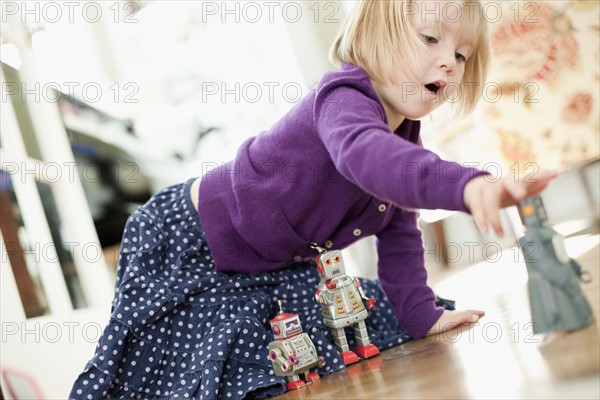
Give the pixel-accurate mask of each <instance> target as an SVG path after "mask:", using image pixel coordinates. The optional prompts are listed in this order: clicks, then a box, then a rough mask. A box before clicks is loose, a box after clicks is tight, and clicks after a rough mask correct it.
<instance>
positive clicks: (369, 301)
mask: <svg viewBox="0 0 600 400" xmlns="http://www.w3.org/2000/svg"><path fill="white" fill-rule="evenodd" d="M354 284H355V285H356V287H357V288H358V293H360V297H361V298H362V299H363V300H365V301H366V302H367V309H368V310H374V309H375V303H376V302H377V299H376V298H375V297H367V295H366V294H365V291H364V290H363V288H362V286H361V285H360V281H359V280H358V279H356V278H354Z"/></svg>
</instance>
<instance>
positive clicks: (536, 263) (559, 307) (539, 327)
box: [518, 196, 594, 333]
mask: <svg viewBox="0 0 600 400" xmlns="http://www.w3.org/2000/svg"><path fill="white" fill-rule="evenodd" d="M518 209H519V215H520V217H521V221H522V222H523V225H525V227H526V231H525V235H524V236H523V237H522V238H520V239H519V244H520V245H521V249H522V251H523V255H524V258H525V264H526V265H527V273H528V275H529V281H528V287H529V300H530V306H531V318H532V322H533V333H545V332H555V331H572V330H575V329H579V328H583V327H584V326H587V325H589V324H590V323H591V322H592V321H594V315H593V313H592V310H591V308H590V305H589V303H588V301H587V300H586V298H585V296H584V295H583V293H582V292H581V288H580V286H579V280H580V279H581V280H582V281H585V280H584V277H585V275H586V274H585V273H583V272H582V270H581V266H580V265H579V264H578V263H577V262H576V261H575V260H573V259H572V258H570V257H569V255H568V254H567V251H566V249H565V245H564V238H563V237H562V236H561V235H560V234H558V233H557V232H556V231H555V230H553V229H552V228H550V227H548V226H547V223H546V221H547V216H546V210H545V208H544V205H543V203H542V199H541V198H540V197H539V196H533V197H530V198H528V199H525V200H523V201H521V202H520V203H519V204H518Z"/></svg>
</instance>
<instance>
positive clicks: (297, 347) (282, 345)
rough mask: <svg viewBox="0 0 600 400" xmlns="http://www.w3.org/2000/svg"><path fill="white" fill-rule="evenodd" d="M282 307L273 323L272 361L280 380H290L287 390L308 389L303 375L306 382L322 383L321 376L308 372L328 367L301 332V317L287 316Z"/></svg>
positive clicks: (270, 345)
mask: <svg viewBox="0 0 600 400" xmlns="http://www.w3.org/2000/svg"><path fill="white" fill-rule="evenodd" d="M277 302H278V303H279V314H277V315H276V316H275V318H273V319H272V320H271V321H270V324H271V331H272V332H273V336H274V338H275V340H274V341H272V342H271V343H269V346H268V349H269V360H271V363H272V364H273V370H274V371H275V375H277V376H287V378H288V383H287V389H288V390H292V389H298V388H301V387H303V386H305V383H304V381H303V380H302V379H300V374H303V375H304V378H305V380H306V381H307V382H312V381H315V380H317V379H319V374H318V373H316V372H309V370H310V368H312V367H314V366H317V367H319V368H322V367H323V366H325V359H324V358H323V357H320V356H318V355H317V349H316V348H315V345H314V344H313V342H312V340H310V337H308V334H307V333H306V332H302V326H301V325H300V318H299V317H298V314H289V313H284V312H283V309H282V308H281V300H278V301H277Z"/></svg>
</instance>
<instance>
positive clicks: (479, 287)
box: [277, 235, 600, 400]
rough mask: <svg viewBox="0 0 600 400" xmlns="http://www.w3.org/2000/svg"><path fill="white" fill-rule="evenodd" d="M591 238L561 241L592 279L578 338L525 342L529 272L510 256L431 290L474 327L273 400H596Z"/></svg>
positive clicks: (596, 263)
mask: <svg viewBox="0 0 600 400" xmlns="http://www.w3.org/2000/svg"><path fill="white" fill-rule="evenodd" d="M598 243H599V242H598V236H597V235H595V236H584V237H576V238H572V239H567V250H568V252H569V254H570V255H571V256H572V257H574V258H576V259H577V260H578V261H579V262H580V263H581V264H582V266H583V267H584V269H586V270H588V272H589V273H590V274H591V275H592V277H593V281H592V282H591V283H588V284H582V289H583V290H584V292H585V293H586V295H587V298H588V300H589V302H590V304H591V305H592V308H593V310H594V315H595V316H596V321H595V322H594V323H592V324H591V325H589V326H588V327H587V328H584V329H581V330H579V331H575V332H571V333H568V334H564V335H562V336H558V335H547V336H540V335H536V336H534V335H532V333H531V326H530V324H529V321H530V320H531V317H530V311H529V303H528V297H527V296H528V295H527V286H526V283H527V274H526V270H525V264H524V263H523V260H522V256H521V254H520V252H518V251H517V250H514V251H513V250H507V251H505V252H504V253H502V255H501V256H499V257H498V259H493V260H490V261H489V262H486V263H482V264H478V265H476V266H473V267H469V268H467V269H464V270H462V271H460V272H457V273H455V274H453V275H452V276H450V277H448V278H446V279H444V280H443V281H440V282H438V283H437V284H435V285H434V288H435V290H436V292H437V293H438V294H439V295H440V296H443V297H447V298H453V299H455V300H457V307H459V308H471V307H475V308H480V309H483V310H485V311H486V316H485V317H484V318H483V319H481V320H480V321H479V323H478V324H476V325H471V326H468V327H464V328H459V329H455V330H453V331H450V332H446V333H443V334H439V335H437V336H433V337H428V338H425V339H421V340H417V341H411V342H407V343H405V344H403V345H400V346H397V347H395V348H392V349H388V350H385V351H382V353H381V354H380V355H379V356H377V357H375V358H373V359H370V360H364V361H361V362H359V363H358V364H355V365H351V366H350V367H348V368H347V369H346V370H344V371H341V372H338V373H334V374H332V375H329V376H326V377H322V378H321V379H320V380H319V381H316V382H314V383H311V384H309V385H308V386H306V387H305V388H302V389H298V390H293V391H289V392H287V393H285V394H284V395H282V396H279V397H277V399H373V400H375V399H377V400H379V399H417V398H419V399H484V398H494V399H506V398H513V399H530V398H540V399H542V398H543V399H547V398H568V399H574V398H576V399H581V398H586V399H598V398H600V374H599V372H600V351H599V334H598V332H599V320H598V315H600V314H599V302H600V285H599V283H600V271H599V269H600V251H599V247H598Z"/></svg>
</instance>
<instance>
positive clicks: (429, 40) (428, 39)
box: [421, 35, 438, 44]
mask: <svg viewBox="0 0 600 400" xmlns="http://www.w3.org/2000/svg"><path fill="white" fill-rule="evenodd" d="M421 36H422V37H423V40H424V41H425V43H429V44H435V43H437V42H438V40H437V39H436V38H434V37H433V36H427V35H421Z"/></svg>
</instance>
